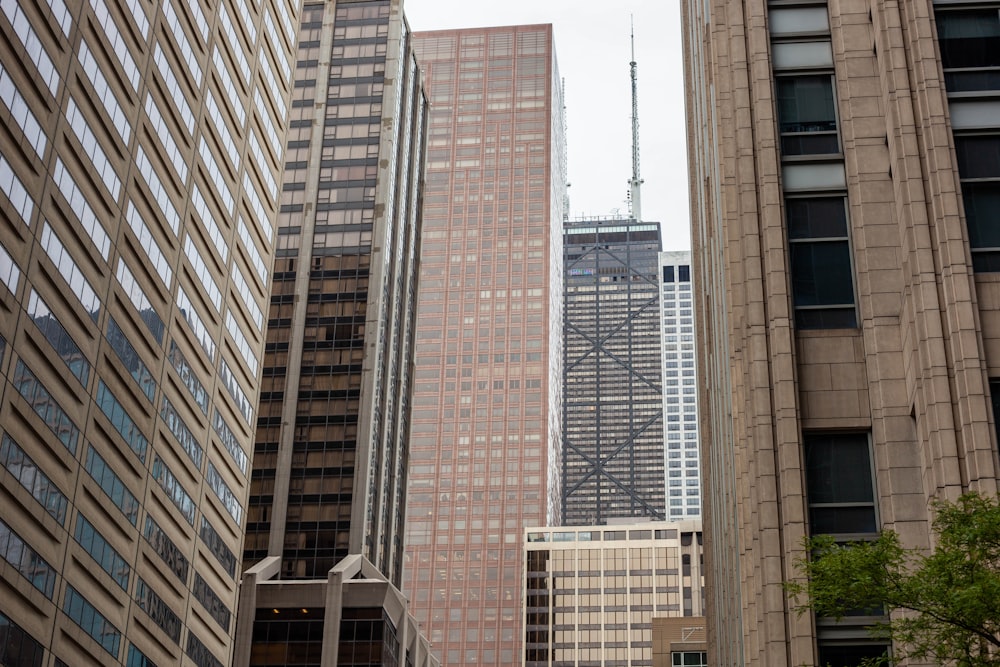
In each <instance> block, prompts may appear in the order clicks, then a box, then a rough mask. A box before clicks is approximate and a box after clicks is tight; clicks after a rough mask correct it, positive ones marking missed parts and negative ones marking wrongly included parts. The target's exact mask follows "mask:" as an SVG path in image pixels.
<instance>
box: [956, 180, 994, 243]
mask: <svg viewBox="0 0 1000 667" xmlns="http://www.w3.org/2000/svg"><path fill="white" fill-rule="evenodd" d="M962 200H963V202H964V203H965V222H966V225H968V229H969V245H971V246H972V247H973V248H1000V225H998V224H997V221H998V220H1000V182H988V181H987V182H980V183H963V184H962Z"/></svg>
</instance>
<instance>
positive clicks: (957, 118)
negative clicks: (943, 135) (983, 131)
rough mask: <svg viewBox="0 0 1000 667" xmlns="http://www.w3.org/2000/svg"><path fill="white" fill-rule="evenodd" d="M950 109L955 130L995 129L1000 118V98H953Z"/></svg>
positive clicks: (952, 125) (949, 105)
mask: <svg viewBox="0 0 1000 667" xmlns="http://www.w3.org/2000/svg"><path fill="white" fill-rule="evenodd" d="M948 110H949V111H950V113H951V127H952V129H953V130H974V129H979V128H988V129H994V128H995V127H996V124H997V118H1000V100H983V99H978V100H964V99H962V100H953V101H951V102H949V104H948Z"/></svg>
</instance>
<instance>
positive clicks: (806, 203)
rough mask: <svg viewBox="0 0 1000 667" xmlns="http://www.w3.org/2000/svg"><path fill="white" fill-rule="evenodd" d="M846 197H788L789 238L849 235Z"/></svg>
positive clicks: (786, 214)
mask: <svg viewBox="0 0 1000 667" xmlns="http://www.w3.org/2000/svg"><path fill="white" fill-rule="evenodd" d="M844 203H845V202H844V198H843V197H842V196H840V197H810V198H803V199H786V200H785V216H786V218H787V220H788V238H790V239H815V238H839V237H844V236H847V209H846V208H845V207H844Z"/></svg>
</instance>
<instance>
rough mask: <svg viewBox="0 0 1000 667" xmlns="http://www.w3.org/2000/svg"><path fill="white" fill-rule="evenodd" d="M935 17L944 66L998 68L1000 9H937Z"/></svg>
mask: <svg viewBox="0 0 1000 667" xmlns="http://www.w3.org/2000/svg"><path fill="white" fill-rule="evenodd" d="M936 18H937V31H938V42H939V44H940V45H941V64H942V65H943V66H944V68H945V69H950V68H953V67H1000V10H997V9H967V10H962V11H940V12H938V13H937V15H936Z"/></svg>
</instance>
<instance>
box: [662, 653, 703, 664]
mask: <svg viewBox="0 0 1000 667" xmlns="http://www.w3.org/2000/svg"><path fill="white" fill-rule="evenodd" d="M670 655H671V657H672V664H673V667H708V654H707V653H705V652H704V651H683V652H680V653H671V654H670Z"/></svg>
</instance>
